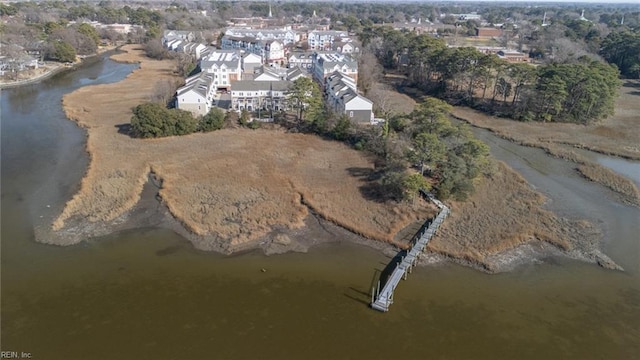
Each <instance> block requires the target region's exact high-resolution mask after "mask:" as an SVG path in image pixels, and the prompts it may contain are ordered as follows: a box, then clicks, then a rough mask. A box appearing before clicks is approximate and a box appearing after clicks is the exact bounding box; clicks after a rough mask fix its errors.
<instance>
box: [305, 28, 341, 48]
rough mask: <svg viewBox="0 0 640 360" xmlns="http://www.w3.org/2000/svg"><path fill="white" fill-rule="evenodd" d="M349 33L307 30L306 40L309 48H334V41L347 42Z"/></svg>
mask: <svg viewBox="0 0 640 360" xmlns="http://www.w3.org/2000/svg"><path fill="white" fill-rule="evenodd" d="M349 41H351V39H350V38H349V34H348V33H347V32H346V31H335V30H329V31H317V30H314V31H309V35H308V37H307V42H308V43H309V49H311V50H323V51H329V50H335V49H334V43H337V42H343V43H346V42H349Z"/></svg>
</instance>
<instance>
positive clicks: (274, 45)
mask: <svg viewBox="0 0 640 360" xmlns="http://www.w3.org/2000/svg"><path fill="white" fill-rule="evenodd" d="M221 47H222V49H224V50H241V51H244V52H249V53H253V54H256V55H258V56H260V57H261V58H262V60H263V62H264V63H266V64H282V63H284V60H285V57H284V54H285V48H284V43H283V42H282V41H280V40H276V39H256V38H252V37H246V36H243V37H237V36H227V35H225V36H223V37H222V41H221Z"/></svg>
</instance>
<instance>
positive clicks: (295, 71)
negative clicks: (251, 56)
mask: <svg viewBox="0 0 640 360" xmlns="http://www.w3.org/2000/svg"><path fill="white" fill-rule="evenodd" d="M305 76H309V75H308V73H306V72H305V71H303V70H302V69H300V68H291V69H289V68H281V67H278V68H274V67H268V66H262V67H259V68H257V69H256V70H255V72H254V73H253V81H280V80H287V81H296V79H298V78H300V77H305Z"/></svg>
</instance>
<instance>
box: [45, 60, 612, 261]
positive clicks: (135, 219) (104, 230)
mask: <svg viewBox="0 0 640 360" xmlns="http://www.w3.org/2000/svg"><path fill="white" fill-rule="evenodd" d="M112 58H113V56H112ZM127 59H128V58H127V57H126V56H125V59H123V58H122V57H120V59H113V60H114V61H123V60H127ZM128 60H130V62H136V61H133V60H131V59H128ZM155 64H159V63H155ZM142 67H143V66H142V65H141V67H140V68H139V69H138V70H135V71H134V72H132V73H131V74H129V75H128V76H127V77H126V78H125V79H124V80H122V81H121V82H120V83H124V82H127V80H128V79H131V78H134V77H139V76H140V74H139V73H138V71H139V70H140V69H141V68H142ZM116 84H119V83H116ZM112 85H113V84H112ZM151 85H152V84H151ZM96 86H98V87H100V89H105V87H103V85H96ZM120 86H123V85H122V84H120ZM90 88H92V86H88V87H83V88H81V89H79V90H76V91H75V92H74V93H71V94H70V95H73V94H76V93H78V92H80V93H82V92H84V91H89V90H87V89H90ZM107 88H108V87H107ZM82 89H84V90H82ZM81 90H82V91H81ZM90 90H95V88H93V89H90ZM147 91H148V90H147ZM101 93H102V91H101ZM76 95H77V96H79V95H78V94H76ZM104 96H109V94H106V95H104ZM66 99H67V96H65V100H66ZM134 101H135V100H134ZM64 103H65V107H64V109H65V113H66V114H67V116H68V117H69V118H70V119H73V120H72V121H75V122H76V123H77V124H78V125H79V126H80V127H83V128H84V129H85V131H87V136H86V137H87V144H86V148H85V150H86V151H87V152H88V154H89V158H90V160H89V166H88V168H87V169H86V172H85V174H84V176H83V178H82V181H81V184H80V190H79V191H78V192H77V193H76V194H75V195H74V196H73V197H72V199H71V200H70V201H69V202H68V203H67V204H66V205H64V209H65V210H63V211H62V215H60V216H61V217H64V221H66V223H64V224H60V225H64V226H59V227H58V226H56V228H58V230H56V229H51V227H50V226H47V225H43V226H40V227H38V228H37V229H36V239H37V240H38V241H40V242H44V243H49V244H57V245H71V244H77V243H79V242H81V241H84V240H87V239H89V238H96V237H100V236H104V235H108V234H112V233H114V232H118V231H123V230H127V229H135V228H144V227H161V228H169V229H171V230H173V231H175V232H177V233H178V234H180V235H182V236H183V237H185V238H187V239H188V240H189V241H190V242H191V243H192V244H193V246H194V247H195V248H197V249H200V250H205V251H216V252H220V253H223V254H231V253H238V252H243V251H251V250H255V249H262V251H263V252H264V253H265V254H268V255H269V254H277V253H282V252H289V251H301V252H305V251H307V250H308V249H309V248H311V247H313V246H315V245H317V244H320V243H325V242H332V241H327V240H326V238H325V240H318V238H317V237H316V235H318V234H319V233H320V229H327V228H330V229H332V230H331V231H330V232H336V233H337V234H339V236H340V237H344V238H347V239H350V241H354V242H356V243H361V244H365V245H369V246H373V247H374V248H377V249H381V251H382V252H384V253H385V254H390V255H391V256H395V253H396V252H397V251H398V244H397V243H396V244H393V241H388V242H383V241H380V240H381V239H377V240H373V239H375V238H376V237H375V236H370V235H369V236H366V237H364V236H361V235H358V232H359V231H356V230H357V229H354V230H347V229H348V228H351V229H353V228H352V227H350V226H348V225H345V224H339V225H336V224H335V223H333V222H331V221H328V220H324V219H323V218H325V219H326V218H328V219H332V216H328V217H327V216H326V214H325V215H323V216H318V211H317V210H316V209H318V208H317V207H316V206H313V202H316V204H315V205H318V204H320V205H319V206H320V208H319V209H320V210H323V206H327V202H326V201H327V200H326V199H323V198H314V196H315V195H317V194H316V193H315V192H310V189H306V187H307V186H306V185H304V184H303V183H299V184H296V183H294V182H291V180H288V181H289V184H288V185H287V189H288V188H292V189H293V190H294V193H297V194H298V195H297V196H299V199H298V200H295V199H293V201H294V206H296V208H297V210H296V213H297V214H300V215H304V216H302V217H301V218H298V219H299V220H296V223H297V224H298V225H296V226H290V225H287V223H286V222H285V223H283V224H281V225H278V223H277V222H275V223H271V224H269V223H267V224H265V225H260V227H259V228H258V229H259V231H258V232H256V233H254V234H253V235H251V234H249V237H247V238H246V241H240V242H237V241H236V242H234V241H229V239H228V237H225V236H221V234H209V235H207V234H206V233H204V234H203V233H202V232H200V235H198V231H194V228H193V227H189V226H185V223H184V222H183V220H181V219H184V217H181V216H178V215H179V214H177V212H178V213H179V211H180V210H181V209H177V210H176V209H175V208H172V205H171V196H168V195H169V194H168V193H167V192H169V193H170V192H171V191H172V190H174V189H172V188H171V186H168V187H167V186H166V185H167V184H171V182H172V181H173V180H174V178H172V176H173V175H172V174H171V171H169V172H167V168H166V167H163V165H162V164H158V163H155V162H154V161H151V162H150V163H149V162H147V161H143V162H142V163H143V164H145V165H144V168H143V173H144V175H142V176H138V175H136V178H137V179H139V182H137V185H136V188H137V186H139V187H140V191H138V190H135V189H134V190H133V192H134V193H135V197H134V198H126V199H127V200H126V201H127V204H130V206H129V205H127V206H125V207H124V208H121V210H117V211H115V212H114V211H113V209H109V208H108V207H107V208H106V210H108V211H107V212H106V213H105V216H106V217H104V218H100V217H96V216H97V215H95V214H92V213H91V212H89V213H86V212H84V213H83V212H82V211H85V210H87V209H83V208H82V207H79V208H78V207H77V205H76V208H77V209H79V210H75V211H74V210H73V209H72V210H71V211H68V209H69V206H70V204H72V203H73V202H74V201H78V198H80V197H82V196H83V195H82V193H83V191H84V192H86V191H88V190H91V184H90V182H91V180H90V178H91V177H92V173H93V172H95V171H96V169H95V166H96V165H95V164H96V159H95V157H96V156H98V157H99V156H100V155H101V154H100V153H99V152H98V153H96V152H95V149H92V142H94V141H95V136H96V131H97V130H96V129H101V130H100V131H103V132H104V133H101V134H102V135H101V136H108V137H112V138H113V139H117V141H121V140H122V141H125V142H124V143H123V144H124V145H125V147H126V146H133V147H129V150H131V151H133V150H135V149H137V150H140V149H139V146H140V144H142V142H141V140H133V142H132V140H131V139H128V140H127V138H125V137H124V135H122V134H114V132H115V131H114V130H113V126H109V125H107V126H104V127H102V126H101V124H100V123H97V124H95V125H94V124H92V123H90V122H87V121H88V120H87V117H88V116H89V117H90V116H91V115H90V112H91V111H92V110H93V109H91V108H84V107H82V108H81V109H79V110H81V111H80V112H76V113H74V114H75V115H74V114H70V113H69V108H68V107H67V105H68V104H66V102H64ZM83 105H84V104H83ZM87 106H91V105H87ZM97 111H99V110H97ZM82 117H84V120H81V118H82ZM90 130H91V131H90ZM223 132H224V131H220V132H219V133H218V135H216V134H213V135H203V136H198V135H196V136H185V137H181V139H178V138H173V139H168V140H162V139H158V140H151V141H145V142H144V143H145V146H148V147H151V148H152V149H151V150H150V151H153V150H154V149H157V148H158V146H161V144H163V143H167V142H169V143H171V142H178V143H179V142H184V141H190V142H197V141H198V139H200V140H201V139H202V138H207V139H209V140H208V141H209V142H210V141H211V140H212V139H217V140H216V141H220V140H221V139H220V137H228V136H229V135H230V134H236V133H233V132H231V131H226V132H224V135H219V134H221V133H223ZM238 133H239V134H245V135H246V134H249V136H252V137H250V138H244V137H241V138H240V139H239V140H240V141H242V142H246V141H254V140H256V138H255V136H258V135H255V134H259V133H260V132H258V131H253V132H252V131H246V132H238ZM105 134H106V135H105ZM225 135H226V136H225ZM276 135H277V132H273V131H271V132H269V134H268V137H269V138H270V141H276V140H277V139H275V140H273V139H272V138H274V137H275V136H276ZM297 137H301V138H304V139H300V140H302V141H303V142H304V143H305V146H309V145H308V144H307V143H308V142H309V140H310V139H309V137H304V136H297ZM297 137H296V136H294V135H292V136H289V137H287V139H296V138H297ZM123 139H124V140H123ZM185 139H188V140H185ZM249 139H251V140H249ZM296 141H297V140H296ZM314 141H316V140H314ZM131 144H133V145H131ZM159 144H160V145H159ZM325 144H327V143H325ZM227 145H230V144H227ZM323 146H327V145H323ZM332 146H333V145H332ZM92 150H93V151H92ZM324 150H326V148H324V149H323V151H324ZM172 151H175V149H173V150H172ZM203 151H204V150H203ZM314 151H315V150H314ZM314 154H315V155H314V156H315V157H314V161H316V160H322V159H317V156H319V155H320V153H318V152H317V151H315V152H314ZM351 154H353V152H352V153H351ZM285 155H286V156H290V154H284V155H282V156H285ZM236 156H237V155H236ZM354 156H355V155H354ZM191 160H192V159H189V160H187V161H191ZM146 164H150V165H146ZM118 165H119V166H122V163H118ZM269 165H270V167H271V164H269ZM147 166H149V167H147ZM169 169H173V168H172V167H169ZM229 169H230V168H229ZM128 170H133V169H128ZM128 170H127V169H122V168H121V167H119V168H118V170H117V172H116V173H115V174H114V173H104V176H102V175H101V176H98V177H97V179H98V180H102V178H107V179H110V178H114V176H115V178H116V180H120V179H122V180H124V179H123V178H122V177H123V176H124V175H122V174H123V172H124V173H126V171H128ZM361 170H362V169H360V171H361ZM173 171H174V172H175V170H173ZM263 171H264V170H263ZM135 173H136V174H137V173H138V170H135ZM150 173H153V174H155V175H156V176H159V178H161V179H162V181H163V183H164V185H163V186H164V187H160V188H157V187H156V189H155V190H154V188H153V186H152V185H149V184H150V182H149V174H150ZM312 174H313V176H316V175H317V174H319V173H318V172H317V171H316V170H314V172H312ZM93 175H95V174H93ZM125 175H126V174H125ZM94 178H96V177H95V176H94ZM360 182H361V180H359V181H357V182H355V183H354V184H358V183H360ZM516 183H518V181H516ZM525 184H526V185H525ZM320 185H321V186H323V185H322V184H320ZM330 185H335V182H331V183H330ZM102 186H111V185H109V183H105V185H101V187H100V188H99V189H102V190H104V188H103V187H102ZM150 186H151V187H150ZM300 186H302V188H301V187H300ZM315 186H318V185H315ZM518 186H520V187H526V188H528V187H529V185H528V183H526V181H525V182H524V184H522V183H520V185H518ZM332 187H333V186H332ZM312 188H313V190H317V189H316V188H315V187H313V186H312ZM102 190H100V191H102ZM285 190H286V189H285ZM333 190H334V189H333V188H331V189H329V191H333ZM207 191H210V190H207ZM249 191H250V192H255V191H256V190H255V189H249ZM286 196H288V195H286ZM302 199H304V201H302ZM219 200H220V199H217V200H216V198H213V201H214V202H216V201H219ZM259 201H260V200H259ZM288 201H291V200H288ZM309 201H311V203H310V202H309ZM183 202H187V204H188V200H183ZM295 203H297V205H296V204H295ZM80 204H88V205H90V206H95V205H96V204H95V203H92V202H81V201H80ZM114 204H119V206H122V203H120V202H115V203H114ZM173 204H174V205H175V202H174V203H173ZM241 204H242V203H241ZM328 204H329V205H331V202H330V201H329V203H328ZM125 205H126V204H125ZM183 205H184V204H183ZM206 206H208V205H206ZM241 206H245V205H241ZM461 206H462V205H461ZM535 206H538V205H535ZM234 208H235V206H234ZM89 210H90V209H89ZM299 211H302V213H299ZM332 211H335V209H334V210H332ZM394 211H398V210H394ZM320 213H321V212H320ZM65 214H66V215H65ZM422 214H425V213H424V212H423V213H422ZM300 215H296V217H299V216H300ZM417 215H418V214H413V215H412V216H414V217H415V216H417ZM90 216H94V218H93V219H92V218H91V217H90ZM141 216H142V217H141ZM190 216H193V215H190ZM334 218H335V217H334ZM552 218H553V219H555V218H556V217H555V215H553V217H552ZM558 218H559V217H558ZM418 219H422V220H424V217H418V218H415V219H414V220H411V219H406V218H405V220H403V221H404V225H403V226H401V227H400V228H397V229H396V230H397V231H394V232H393V233H394V234H397V233H398V232H399V231H400V230H402V229H404V228H406V227H408V226H410V225H411V224H412V223H413V222H415V221H416V220H418ZM559 219H560V218H559ZM58 220H60V218H59V219H58ZM408 220H411V221H408ZM257 221H258V222H260V220H259V219H258V220H257ZM265 226H267V227H266V228H265ZM363 226H364V225H363ZM390 226H391V225H390ZM365 228H366V226H365ZM188 229H190V230H188ZM266 229H268V231H267V230H266ZM389 229H391V228H389ZM367 230H369V229H367ZM363 233H364V234H365V235H366V234H367V232H366V231H365V232H363ZM374 233H375V232H374ZM527 234H529V235H526V236H521V237H519V238H518V239H515V240H516V242H515V243H511V242H510V241H513V240H509V239H508V238H505V239H502V238H498V239H497V241H498V243H489V244H485V245H481V246H485V247H487V249H494V250H492V251H487V250H482V247H481V250H478V251H480V252H479V253H477V254H481V253H482V254H484V255H482V256H475V255H473V256H468V255H466V256H465V255H464V254H462V255H461V254H459V253H458V255H457V256H456V253H457V252H456V250H453V249H448V250H447V249H443V248H440V249H433V248H431V244H430V249H431V250H432V254H431V255H429V256H428V257H427V260H425V261H424V263H425V264H437V263H443V262H449V261H451V259H454V260H453V262H457V263H462V264H465V265H467V266H471V267H474V268H476V269H478V270H481V271H485V272H488V273H497V272H503V271H509V270H510V269H513V268H515V267H517V266H518V264H525V263H532V262H537V261H542V260H541V259H544V258H546V257H549V256H556V255H558V254H560V255H562V256H566V257H572V258H579V259H581V260H584V261H588V262H591V263H596V262H598V260H597V259H598V257H597V256H593V252H591V253H588V252H587V251H586V250H584V249H583V250H581V249H580V248H577V249H574V252H575V254H573V255H571V253H569V252H567V251H562V250H561V249H560V248H558V247H557V246H556V247H555V248H553V245H551V246H552V248H549V247H548V246H547V245H546V244H553V243H554V241H556V240H553V237H544V236H543V237H540V236H536V235H535V233H531V232H528V233H527ZM565 235H566V234H565ZM558 236H563V235H562V234H561V233H559V235H558ZM455 239H458V241H463V243H464V239H463V238H460V237H459V236H458V237H456V238H453V237H452V238H451V239H449V240H448V241H450V242H454V241H456V240H455ZM493 241H496V239H493ZM501 241H507V242H506V243H505V244H502V242H501ZM558 241H559V240H558ZM560 243H562V242H560ZM539 244H541V246H538V245H539ZM458 245H459V244H458ZM567 248H568V247H567ZM505 249H506V250H505ZM523 249H525V250H526V249H535V250H536V251H524V250H523ZM468 251H471V253H473V252H474V251H476V250H473V249H470V250H468ZM514 254H516V255H517V254H520V255H519V256H515V255H514ZM603 255H604V254H603ZM573 256H575V257H573ZM604 256H605V257H606V255H604ZM607 259H608V258H607ZM605 260H606V259H605ZM609 260H610V259H609ZM602 263H604V264H606V263H607V261H602ZM611 263H612V262H611ZM613 265H615V264H613ZM612 267H614V266H612Z"/></svg>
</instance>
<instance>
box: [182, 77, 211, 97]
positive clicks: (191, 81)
mask: <svg viewBox="0 0 640 360" xmlns="http://www.w3.org/2000/svg"><path fill="white" fill-rule="evenodd" d="M186 81H187V83H186V84H185V85H184V86H183V87H181V88H179V89H178V90H177V94H178V95H182V94H184V93H185V92H188V91H191V90H193V91H195V92H196V93H198V94H199V95H201V96H202V97H204V98H206V97H207V90H208V89H209V87H210V86H211V84H212V83H213V74H209V73H206V72H200V73H198V74H196V75H194V76H191V77H189V78H187V80H186Z"/></svg>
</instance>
